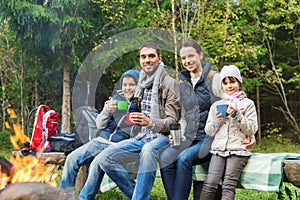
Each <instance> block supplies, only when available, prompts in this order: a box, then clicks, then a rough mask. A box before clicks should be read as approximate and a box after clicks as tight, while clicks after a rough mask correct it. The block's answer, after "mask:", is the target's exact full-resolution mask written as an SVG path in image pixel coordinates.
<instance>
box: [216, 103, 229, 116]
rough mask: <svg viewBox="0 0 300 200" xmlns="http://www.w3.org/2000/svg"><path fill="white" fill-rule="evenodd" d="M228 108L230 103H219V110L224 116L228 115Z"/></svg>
mask: <svg viewBox="0 0 300 200" xmlns="http://www.w3.org/2000/svg"><path fill="white" fill-rule="evenodd" d="M227 108H228V104H222V105H217V111H218V112H219V113H221V114H222V116H223V117H226V116H228V113H226V111H227Z"/></svg>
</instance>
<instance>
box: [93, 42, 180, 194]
mask: <svg viewBox="0 0 300 200" xmlns="http://www.w3.org/2000/svg"><path fill="white" fill-rule="evenodd" d="M139 54H140V57H139V61H140V65H141V68H142V71H141V72H140V79H139V83H138V86H137V89H136V92H135V97H136V98H140V99H141V111H142V112H134V113H130V117H129V120H130V122H131V123H133V124H134V128H135V130H137V129H138V131H137V134H136V136H135V137H134V138H132V139H129V140H126V141H122V142H120V143H118V144H116V145H113V146H111V148H108V149H106V150H104V151H103V152H102V153H101V156H100V157H99V159H98V157H96V159H98V162H99V164H100V166H101V168H102V169H103V170H104V171H105V172H106V173H107V174H108V176H109V177H110V178H111V179H112V180H113V181H114V182H115V183H116V184H117V185H118V186H119V188H120V189H121V190H122V192H123V193H124V194H126V196H127V197H128V198H130V199H134V200H136V199H141V200H146V199H150V193H151V190H152V186H153V183H154V180H155V175H156V167H157V160H158V157H159V154H160V152H162V151H163V150H164V149H165V148H166V147H168V146H169V145H170V142H169V139H168V137H167V136H168V134H169V126H170V124H172V123H175V122H177V121H178V120H179V117H180V90H179V84H178V82H177V81H176V80H175V79H173V78H171V77H170V76H169V75H168V74H167V72H166V71H165V69H164V64H163V62H162V58H161V56H160V49H159V47H158V46H157V45H156V44H154V43H146V44H144V45H142V46H141V47H140V48H139ZM130 162H139V163H140V164H139V169H138V175H137V183H135V182H134V180H133V179H132V177H131V176H130V174H129V172H128V171H127V170H126V169H125V166H126V164H127V163H130Z"/></svg>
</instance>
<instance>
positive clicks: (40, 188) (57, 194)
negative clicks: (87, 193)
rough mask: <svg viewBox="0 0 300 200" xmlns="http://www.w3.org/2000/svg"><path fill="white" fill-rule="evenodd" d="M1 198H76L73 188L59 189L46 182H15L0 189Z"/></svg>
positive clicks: (70, 199)
mask: <svg viewBox="0 0 300 200" xmlns="http://www.w3.org/2000/svg"><path fill="white" fill-rule="evenodd" d="M0 199H1V200H53V199H57V200H58V199H59V200H76V199H77V198H76V194H75V188H67V189H60V188H56V187H53V186H51V185H49V184H47V183H36V182H32V183H25V182H24V183H15V184H10V185H8V186H6V187H5V188H4V189H2V190H1V191H0Z"/></svg>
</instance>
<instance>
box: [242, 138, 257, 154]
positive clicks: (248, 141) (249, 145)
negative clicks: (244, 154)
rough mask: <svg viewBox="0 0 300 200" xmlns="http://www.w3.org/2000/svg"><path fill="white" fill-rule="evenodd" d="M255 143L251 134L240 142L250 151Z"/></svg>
mask: <svg viewBox="0 0 300 200" xmlns="http://www.w3.org/2000/svg"><path fill="white" fill-rule="evenodd" d="M255 143H256V139H255V138H254V137H251V136H247V138H246V139H245V140H244V141H242V144H243V145H245V146H246V149H248V150H250V151H251V150H252V148H253V146H254V145H255Z"/></svg>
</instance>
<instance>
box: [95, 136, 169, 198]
mask: <svg viewBox="0 0 300 200" xmlns="http://www.w3.org/2000/svg"><path fill="white" fill-rule="evenodd" d="M169 145H170V142H169V139H168V138H167V137H165V136H160V137H158V138H155V139H154V140H152V141H147V139H145V138H142V139H140V140H137V139H135V138H132V139H129V140H124V141H122V142H119V143H118V144H115V145H112V146H110V147H109V148H107V149H105V150H104V151H103V152H102V153H101V154H100V155H101V157H99V159H98V157H97V158H95V159H98V162H99V164H100V166H101V168H102V169H103V170H104V171H105V172H106V173H107V175H108V176H109V177H110V178H111V179H112V180H113V181H114V182H115V183H116V184H117V185H118V187H119V188H120V189H121V191H122V192H123V193H124V194H125V195H126V196H127V197H128V198H129V199H132V200H137V199H140V200H147V199H150V194H151V190H152V186H153V183H154V180H155V177H156V169H157V161H158V157H159V155H160V153H161V152H162V151H163V150H164V149H165V148H166V147H168V146H169ZM130 162H139V168H138V175H137V183H135V182H134V180H133V178H132V177H131V176H130V173H129V171H127V170H126V169H125V167H126V164H128V163H130Z"/></svg>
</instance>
